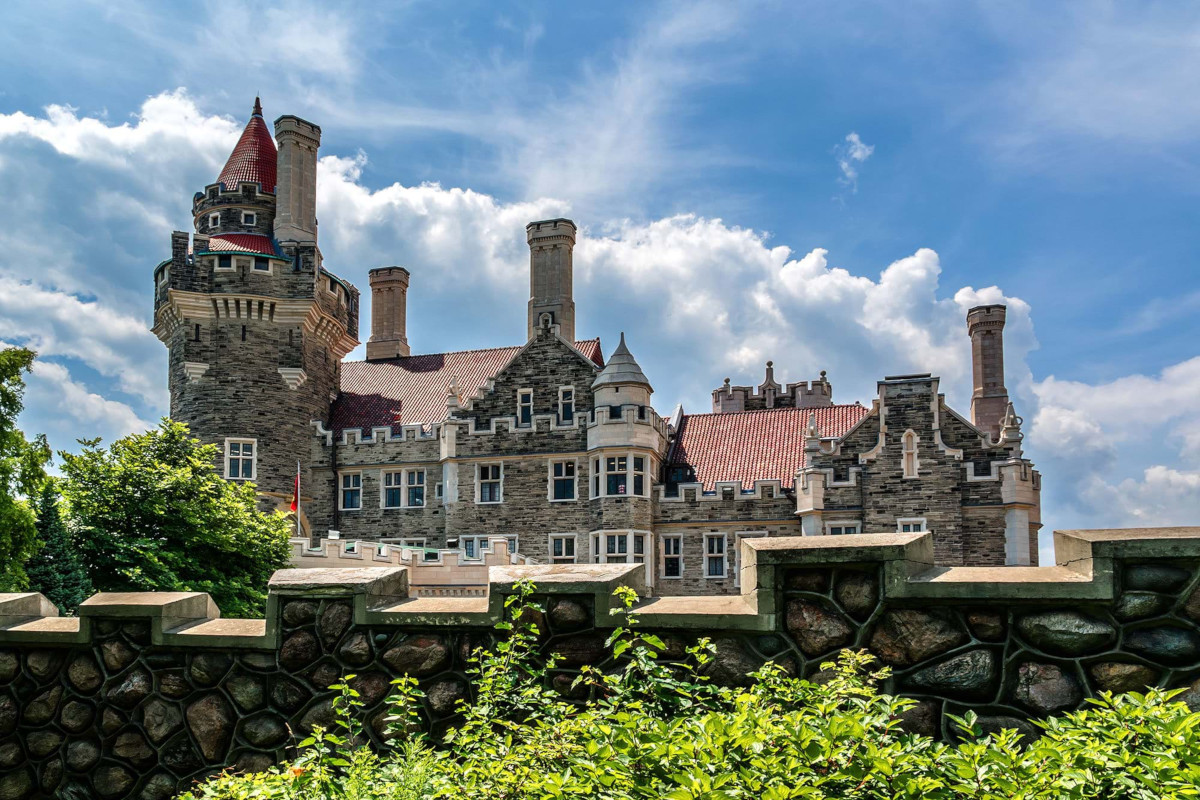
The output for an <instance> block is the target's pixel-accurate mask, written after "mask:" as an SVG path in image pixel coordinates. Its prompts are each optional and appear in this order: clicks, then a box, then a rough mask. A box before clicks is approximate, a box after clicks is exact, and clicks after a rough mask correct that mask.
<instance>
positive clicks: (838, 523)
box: [825, 519, 862, 536]
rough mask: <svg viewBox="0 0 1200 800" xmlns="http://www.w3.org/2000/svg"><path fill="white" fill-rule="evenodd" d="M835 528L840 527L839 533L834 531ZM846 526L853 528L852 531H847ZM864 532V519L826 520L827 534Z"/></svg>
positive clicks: (838, 534) (837, 534)
mask: <svg viewBox="0 0 1200 800" xmlns="http://www.w3.org/2000/svg"><path fill="white" fill-rule="evenodd" d="M834 528H840V529H841V530H840V531H839V532H838V533H834V532H833V529H834ZM846 528H853V529H854V530H852V531H847V530H846ZM854 533H862V521H861V520H857V519H830V520H826V521H825V535H826V536H844V535H847V534H854Z"/></svg>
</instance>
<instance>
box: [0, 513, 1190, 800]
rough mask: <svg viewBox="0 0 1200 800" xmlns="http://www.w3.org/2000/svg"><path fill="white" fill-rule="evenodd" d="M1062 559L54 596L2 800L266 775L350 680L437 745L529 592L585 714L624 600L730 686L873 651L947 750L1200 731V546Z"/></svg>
mask: <svg viewBox="0 0 1200 800" xmlns="http://www.w3.org/2000/svg"><path fill="white" fill-rule="evenodd" d="M500 547H501V546H500V543H497V545H496V548H497V553H499V550H500ZM1055 550H1056V554H1057V560H1058V563H1057V565H1056V566H1053V567H1043V568H1035V567H1015V568H992V567H937V566H934V565H933V542H932V539H931V537H930V535H929V534H927V533H907V534H903V533H899V534H898V533H887V534H862V535H857V536H828V537H791V538H782V537H781V538H774V537H772V538H755V539H744V540H742V541H741V542H740V551H741V552H740V559H739V564H740V568H741V573H740V590H739V593H738V594H736V595H730V596H721V597H717V596H711V597H647V596H646V594H647V592H646V586H645V583H644V576H645V571H644V569H643V566H642V565H641V564H580V565H575V564H553V565H511V564H496V565H492V566H489V567H488V569H487V587H486V593H485V594H484V595H483V596H444V595H443V596H417V597H414V596H412V595H413V592H412V576H413V574H414V570H415V569H416V567H415V565H414V564H413V563H412V562H411V561H410V562H408V563H404V562H397V563H388V564H381V565H374V566H367V565H368V564H371V563H372V561H370V560H368V558H371V559H374V558H375V557H377V556H378V551H376V552H375V553H374V554H371V553H369V552H368V551H366V550H364V551H363V552H362V553H361V554H360V555H361V556H362V560H361V562H360V563H361V564H362V566H338V567H330V568H315V569H287V570H281V571H279V572H277V573H276V574H275V575H274V576H273V577H272V579H271V582H270V586H269V595H268V600H267V609H266V616H265V618H264V619H258V620H227V619H223V618H222V617H221V616H220V611H219V609H217V608H216V606H215V605H214V604H213V602H212V600H211V599H210V598H209V597H208V595H206V594H203V593H200V592H166V593H155V592H150V593H115V594H108V593H106V594H99V595H96V596H95V597H92V598H91V599H89V600H88V601H86V602H85V603H84V604H83V605H82V606H81V607H80V609H79V616H78V617H71V618H63V617H59V616H58V615H57V611H56V610H55V609H54V608H53V606H51V605H50V604H49V603H48V602H47V601H46V600H45V598H43V597H42V596H41V595H38V594H32V593H25V594H8V595H0V731H3V732H4V736H5V742H6V743H9V744H12V745H15V746H9V747H7V749H5V750H4V758H5V761H4V770H3V772H0V786H2V787H3V788H4V791H5V792H6V796H10V797H19V798H25V797H32V796H60V797H74V796H79V797H97V796H99V797H105V798H112V800H125V799H126V798H142V797H170V796H172V795H174V794H175V793H177V792H179V791H182V790H183V789H184V788H186V787H189V786H190V785H192V783H193V782H194V781H196V780H198V779H201V778H203V777H204V776H206V775H210V774H213V773H216V772H218V771H220V770H222V769H227V768H234V769H239V770H262V769H265V768H267V767H269V766H270V765H271V764H273V763H277V762H278V761H280V760H282V759H283V758H285V757H287V756H288V755H289V754H290V753H291V752H292V751H291V747H292V745H293V742H294V739H293V735H295V736H304V735H307V734H308V733H309V732H310V731H311V730H312V729H313V727H314V726H315V725H322V726H328V725H329V724H330V722H331V720H332V703H333V700H334V698H335V697H336V696H337V694H338V691H337V690H336V689H333V688H331V687H332V686H333V685H335V684H336V683H337V682H338V681H339V679H340V678H341V677H342V676H345V675H350V674H353V675H355V676H356V677H355V678H354V679H353V682H352V686H353V688H354V689H355V690H356V691H357V692H358V695H359V699H360V701H361V702H362V707H361V715H362V716H361V719H362V722H363V735H364V736H366V737H367V738H368V739H370V740H371V741H372V742H374V743H376V744H380V745H382V744H383V742H384V741H385V738H384V737H385V736H386V731H385V719H386V717H387V716H388V714H387V710H388V704H387V695H388V693H389V692H390V691H391V681H392V680H393V679H394V678H396V677H398V676H402V675H406V676H410V677H412V678H414V679H416V681H417V682H418V684H419V686H420V688H421V689H422V691H423V693H424V696H423V698H422V699H421V700H420V701H419V702H420V703H421V709H420V711H421V715H422V717H423V718H424V719H425V720H427V721H428V723H429V724H430V726H431V727H432V728H433V729H434V730H435V731H442V730H444V729H445V728H447V727H448V726H452V725H454V724H456V722H457V721H458V717H457V716H456V714H457V709H458V701H459V700H460V699H464V700H468V701H469V700H470V698H471V696H472V692H473V691H474V689H473V686H472V684H471V673H470V671H469V670H470V668H471V666H472V664H471V661H470V658H471V654H472V652H473V651H474V649H475V648H476V647H479V646H486V645H488V643H489V642H491V641H493V636H494V635H495V634H494V626H495V625H496V623H498V622H500V621H502V620H503V619H504V618H505V611H504V601H505V598H506V597H507V596H508V595H509V594H510V593H511V592H512V591H513V589H512V587H513V584H514V583H515V582H517V581H519V580H529V581H531V582H533V584H534V585H535V587H536V595H535V599H536V600H537V601H538V602H539V603H540V604H541V605H542V607H543V608H544V609H545V610H544V613H542V614H539V615H538V618H537V620H538V622H537V624H538V626H539V630H540V637H541V638H540V643H541V644H540V647H541V652H542V653H543V654H544V655H546V656H550V655H554V656H556V657H557V663H556V664H555V666H554V669H553V670H552V671H551V674H550V675H549V676H548V677H547V682H548V686H549V687H553V688H555V689H557V690H558V691H560V692H562V693H563V694H564V695H566V696H570V687H571V686H572V684H573V683H574V681H575V679H576V677H577V676H578V675H579V674H580V672H581V670H582V669H583V668H585V667H594V668H598V669H602V670H611V669H619V668H620V665H621V663H622V662H621V661H620V659H619V658H617V657H614V655H613V653H612V651H611V649H610V647H609V645H608V644H607V642H608V639H609V635H610V634H611V632H612V630H613V628H614V627H615V626H617V625H620V624H622V622H623V617H622V615H621V614H620V613H616V614H614V613H613V612H614V610H616V608H617V604H616V602H615V598H614V597H613V591H614V590H615V589H616V588H617V587H618V586H628V587H630V588H632V589H633V590H634V591H636V592H638V593H639V594H641V595H642V596H643V598H644V599H643V600H642V601H641V602H639V603H638V605H637V606H636V607H635V610H636V612H637V614H638V618H639V620H640V621H639V626H640V627H641V628H642V629H645V630H647V631H651V632H654V633H657V634H658V635H659V637H660V638H662V639H663V640H664V641H666V642H668V643H670V644H671V646H670V648H669V649H668V650H666V651H664V652H663V653H662V655H661V658H662V659H663V660H664V661H666V662H667V663H673V662H675V661H676V660H678V659H679V658H680V654H681V653H682V652H683V650H684V647H685V646H686V645H689V644H692V643H694V642H695V641H697V640H698V639H699V638H700V637H705V638H708V639H710V641H712V642H713V644H714V646H715V648H716V653H715V655H714V658H713V659H712V661H711V662H710V666H709V667H707V668H706V669H705V671H704V674H706V675H708V676H709V677H710V678H711V679H712V680H714V681H716V682H717V683H721V684H736V685H741V684H743V683H744V682H745V680H746V677H745V676H746V673H748V672H750V671H753V670H756V669H758V668H760V667H761V666H762V665H763V664H764V663H766V662H767V661H774V662H776V663H778V664H780V665H781V666H783V667H784V669H786V670H787V671H788V672H790V673H791V674H795V675H798V676H801V677H805V678H810V679H811V678H815V677H817V675H818V673H819V672H820V671H821V668H822V664H824V663H826V662H828V661H830V660H831V659H833V658H834V657H835V656H836V654H837V653H838V652H840V651H841V650H843V649H845V648H853V649H863V650H867V651H868V652H870V653H871V654H872V655H874V656H875V657H876V658H877V659H878V660H879V662H880V663H881V664H883V665H886V666H888V667H890V669H891V676H890V677H889V678H888V679H887V680H886V681H885V682H884V684H883V686H882V689H883V690H884V691H886V692H889V693H893V694H899V695H903V696H908V697H911V698H913V699H914V700H915V701H916V705H915V707H914V709H913V710H912V711H911V712H909V713H906V714H904V715H903V716H902V718H901V720H900V721H899V722H900V726H901V728H902V729H903V730H904V731H907V732H912V733H920V734H925V735H930V736H934V737H946V738H948V737H951V736H952V735H953V733H954V730H953V723H952V721H951V716H952V715H954V716H961V715H962V714H964V713H965V712H967V711H973V712H975V713H976V714H977V715H978V716H979V718H980V723H981V724H982V725H983V726H984V727H985V729H987V730H995V729H999V728H1004V727H1008V728H1016V729H1017V730H1018V731H1019V732H1021V733H1027V734H1033V733H1035V732H1036V729H1035V728H1034V726H1033V725H1032V724H1031V723H1030V722H1029V720H1030V719H1037V718H1043V717H1047V716H1052V715H1056V714H1062V713H1065V712H1067V711H1071V710H1074V709H1076V708H1079V707H1080V706H1082V705H1083V704H1084V703H1085V702H1086V700H1087V698H1089V697H1095V696H1097V695H1098V694H1099V693H1101V692H1104V691H1113V692H1128V691H1140V690H1143V689H1145V688H1146V687H1149V686H1157V687H1163V688H1168V689H1174V688H1178V689H1181V690H1182V693H1181V694H1180V695H1178V698H1177V699H1179V700H1180V701H1182V702H1185V703H1189V704H1191V705H1192V707H1193V708H1194V709H1197V710H1200V675H1198V673H1197V668H1196V665H1197V659H1198V658H1200V528H1160V529H1138V530H1100V531H1062V532H1058V533H1056V535H1055ZM350 555H352V554H347V553H344V552H343V553H341V554H340V555H338V556H336V558H337V559H339V560H340V559H345V558H349V557H350ZM321 558H326V559H328V558H335V556H333V555H327V556H324V557H314V558H313V560H314V561H319V560H320V559H321ZM327 563H328V562H327ZM64 762H65V764H66V765H67V766H68V768H67V769H63V768H62V767H63V764H64Z"/></svg>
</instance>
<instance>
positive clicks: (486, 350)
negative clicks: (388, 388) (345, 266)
mask: <svg viewBox="0 0 1200 800" xmlns="http://www.w3.org/2000/svg"><path fill="white" fill-rule="evenodd" d="M598 341H600V337H599V336H597V337H595V338H593V339H577V340H576V341H574V342H572V343H571V344H583V343H585V342H598ZM521 347H523V345H519V344H509V345H504V346H503V347H476V348H473V349H470V350H443V351H442V352H440V353H413V354H412V355H409V356H398V357H396V358H377V359H374V360H372V361H369V360H367V359H365V358H364V359H362V360H359V361H343V362H342V365H343V366H344V365H346V364H378V363H381V362H387V361H401V360H404V359H410V358H422V357H427V356H457V355H463V354H465V353H496V352H499V351H500V350H520V349H521Z"/></svg>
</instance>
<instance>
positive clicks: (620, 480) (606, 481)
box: [592, 453, 650, 497]
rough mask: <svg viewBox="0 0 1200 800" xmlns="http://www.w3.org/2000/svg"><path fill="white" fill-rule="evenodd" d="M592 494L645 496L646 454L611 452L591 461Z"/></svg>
mask: <svg viewBox="0 0 1200 800" xmlns="http://www.w3.org/2000/svg"><path fill="white" fill-rule="evenodd" d="M592 467H593V471H592V496H593V497H625V496H626V495H634V496H636V497H645V496H646V495H648V494H649V489H650V480H649V471H650V459H649V458H648V457H646V456H641V455H631V454H624V453H621V454H613V455H606V456H604V457H602V458H597V459H594V460H593V461H592Z"/></svg>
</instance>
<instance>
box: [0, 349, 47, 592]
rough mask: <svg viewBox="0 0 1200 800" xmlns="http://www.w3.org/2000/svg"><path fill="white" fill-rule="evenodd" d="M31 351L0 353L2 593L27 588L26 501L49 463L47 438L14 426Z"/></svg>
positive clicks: (30, 525) (31, 529)
mask: <svg viewBox="0 0 1200 800" xmlns="http://www.w3.org/2000/svg"><path fill="white" fill-rule="evenodd" d="M34 358H35V354H34V353H33V351H32V350H25V349H22V348H19V347H9V348H5V349H2V350H0V592H13V591H21V590H23V589H25V588H26V586H28V579H27V578H26V575H25V568H24V565H25V561H26V560H27V559H28V558H29V556H31V555H32V554H33V551H34V546H35V545H34V541H35V536H36V529H35V525H34V516H33V510H32V509H31V508H30V507H29V501H28V499H29V498H31V497H33V496H34V495H35V494H36V493H37V490H38V487H39V486H41V484H42V482H43V481H45V480H46V471H45V466H46V462H47V461H49V460H50V448H49V447H48V446H47V444H46V437H44V436H37V437H35V438H34V439H33V441H29V440H28V439H26V438H25V434H24V433H22V432H21V430H20V429H19V428H18V427H17V416H18V415H19V414H20V413H21V409H22V408H23V407H24V403H23V399H24V396H25V380H24V377H23V375H24V373H26V372H29V371H30V369H31V368H32V367H33V359H34Z"/></svg>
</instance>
